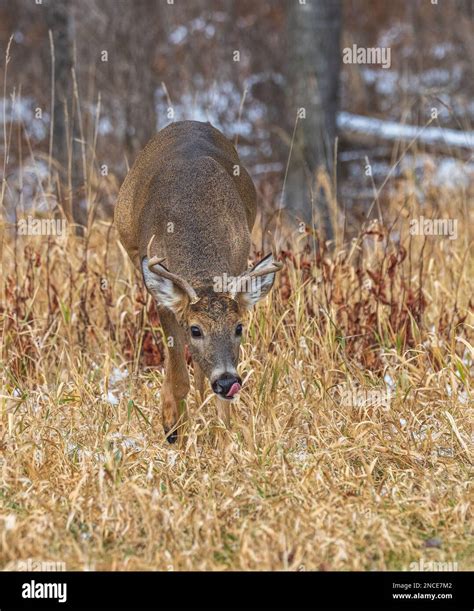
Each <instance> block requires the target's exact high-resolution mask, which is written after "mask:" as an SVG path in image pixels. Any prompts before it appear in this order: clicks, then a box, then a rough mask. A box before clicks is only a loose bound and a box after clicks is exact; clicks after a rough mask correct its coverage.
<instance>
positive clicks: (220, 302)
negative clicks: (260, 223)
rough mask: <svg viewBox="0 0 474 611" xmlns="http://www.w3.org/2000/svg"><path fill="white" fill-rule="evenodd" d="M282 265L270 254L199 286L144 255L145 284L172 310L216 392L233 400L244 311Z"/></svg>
mask: <svg viewBox="0 0 474 611" xmlns="http://www.w3.org/2000/svg"><path fill="white" fill-rule="evenodd" d="M282 266H283V264H282V263H280V262H276V261H274V259H273V256H272V255H271V254H270V255H268V256H267V257H265V258H264V259H262V260H261V261H260V262H259V263H257V264H256V265H255V266H254V267H253V268H251V269H249V270H247V271H246V272H244V273H243V274H241V275H240V276H238V277H230V276H227V275H226V274H224V276H223V277H220V278H215V279H214V284H213V286H212V287H208V288H206V289H204V290H203V289H200V290H199V295H198V294H197V292H196V290H195V289H194V288H193V287H192V286H191V285H190V284H189V283H188V282H187V281H186V280H184V279H183V278H181V277H179V276H177V275H175V274H173V273H171V272H170V271H169V270H168V269H166V267H165V266H164V265H163V264H162V260H160V259H158V258H157V257H152V258H148V257H144V258H143V260H142V271H143V277H144V280H145V285H146V287H147V290H148V291H149V292H150V294H151V295H152V296H153V297H154V298H155V300H156V302H157V304H158V306H160V307H163V308H168V309H170V310H171V311H172V312H173V313H174V314H175V316H176V318H177V320H178V321H179V323H180V325H181V327H182V328H183V330H184V334H185V338H186V339H185V341H186V343H187V345H188V348H189V351H190V353H191V356H192V358H193V360H194V361H195V362H196V363H197V364H198V365H199V366H200V368H201V370H202V372H203V373H204V375H205V376H206V377H207V378H208V379H209V381H210V383H211V386H212V389H213V391H214V392H215V393H216V394H217V395H218V396H219V397H220V398H223V399H226V400H229V401H232V400H233V399H234V397H235V396H236V395H237V393H238V392H239V391H240V388H241V385H242V380H241V378H240V377H239V375H238V373H237V365H238V360H239V347H240V343H241V340H242V336H243V333H244V318H245V313H246V311H247V310H248V309H249V308H251V307H253V306H254V305H255V304H256V303H257V302H258V301H259V300H260V299H262V298H263V297H265V296H266V295H267V294H268V293H269V291H270V289H271V288H272V286H273V283H274V281H275V274H276V272H277V271H279V270H280V269H281V268H282Z"/></svg>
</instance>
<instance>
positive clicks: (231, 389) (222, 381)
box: [212, 374, 242, 399]
mask: <svg viewBox="0 0 474 611" xmlns="http://www.w3.org/2000/svg"><path fill="white" fill-rule="evenodd" d="M241 387H242V379H241V378H239V377H238V376H235V375H232V374H224V375H223V376H221V377H220V378H218V379H217V380H215V382H213V383H212V390H213V391H214V392H215V393H216V395H220V396H221V397H226V398H227V399H232V397H234V395H236V394H237V393H238V392H239V390H240V389H241Z"/></svg>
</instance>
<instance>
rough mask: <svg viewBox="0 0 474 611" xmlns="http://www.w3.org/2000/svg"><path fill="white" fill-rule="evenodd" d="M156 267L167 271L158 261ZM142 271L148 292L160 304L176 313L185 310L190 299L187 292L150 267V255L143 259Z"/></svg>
mask: <svg viewBox="0 0 474 611" xmlns="http://www.w3.org/2000/svg"><path fill="white" fill-rule="evenodd" d="M154 267H156V268H157V269H158V270H159V269H160V268H161V269H162V270H164V271H167V270H166V268H165V266H164V265H160V264H159V263H156V264H155V265H154ZM142 273H143V280H144V281H145V286H146V288H147V290H148V292H149V293H150V295H152V296H153V297H154V298H155V299H156V302H157V303H158V305H159V306H162V307H164V308H169V309H170V310H173V312H174V313H175V314H178V313H180V312H181V311H182V310H183V308H184V307H185V305H186V303H187V300H188V296H187V294H186V292H185V291H183V289H182V288H181V287H180V286H178V285H177V284H176V282H173V280H170V279H169V278H165V277H164V276H160V274H159V273H158V274H155V273H154V272H153V271H152V270H151V269H150V268H149V267H148V257H144V258H143V259H142Z"/></svg>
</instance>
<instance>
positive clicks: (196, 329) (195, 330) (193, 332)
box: [191, 325, 202, 337]
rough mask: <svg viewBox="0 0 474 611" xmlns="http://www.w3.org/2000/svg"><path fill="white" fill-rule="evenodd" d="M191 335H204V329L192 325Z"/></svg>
mask: <svg viewBox="0 0 474 611" xmlns="http://www.w3.org/2000/svg"><path fill="white" fill-rule="evenodd" d="M191 337H202V331H201V329H200V328H199V327H198V326H196V325H193V326H192V327H191Z"/></svg>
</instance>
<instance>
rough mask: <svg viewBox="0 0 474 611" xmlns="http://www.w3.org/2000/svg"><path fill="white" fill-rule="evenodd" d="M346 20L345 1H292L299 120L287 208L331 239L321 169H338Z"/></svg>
mask: <svg viewBox="0 0 474 611" xmlns="http://www.w3.org/2000/svg"><path fill="white" fill-rule="evenodd" d="M341 21H342V11H341V2H340V0H306V1H305V2H304V3H301V4H300V2H299V1H298V0H292V2H291V4H290V8H289V14H288V74H289V87H288V88H287V91H288V97H287V112H288V113H289V116H291V117H292V118H293V119H294V120H297V124H296V130H295V138H294V144H293V151H292V153H291V159H290V164H289V168H288V175H287V181H286V186H285V208H286V210H287V212H288V214H289V216H290V218H292V219H293V220H295V221H304V222H305V223H307V224H308V225H315V226H316V228H317V229H318V230H320V231H321V233H322V234H323V235H324V236H325V237H326V239H331V238H332V236H333V228H332V224H331V216H330V210H329V202H328V200H327V197H326V196H325V194H324V192H323V191H322V190H321V189H318V191H316V174H317V172H318V170H319V169H320V168H324V169H325V170H327V171H328V172H329V173H330V172H331V171H332V169H333V156H334V141H335V137H336V113H337V107H338V84H339V67H340V48H339V42H340V33H341ZM298 109H300V110H299V113H298ZM297 113H298V116H299V118H298V119H297ZM292 127H294V124H293V125H292Z"/></svg>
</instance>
